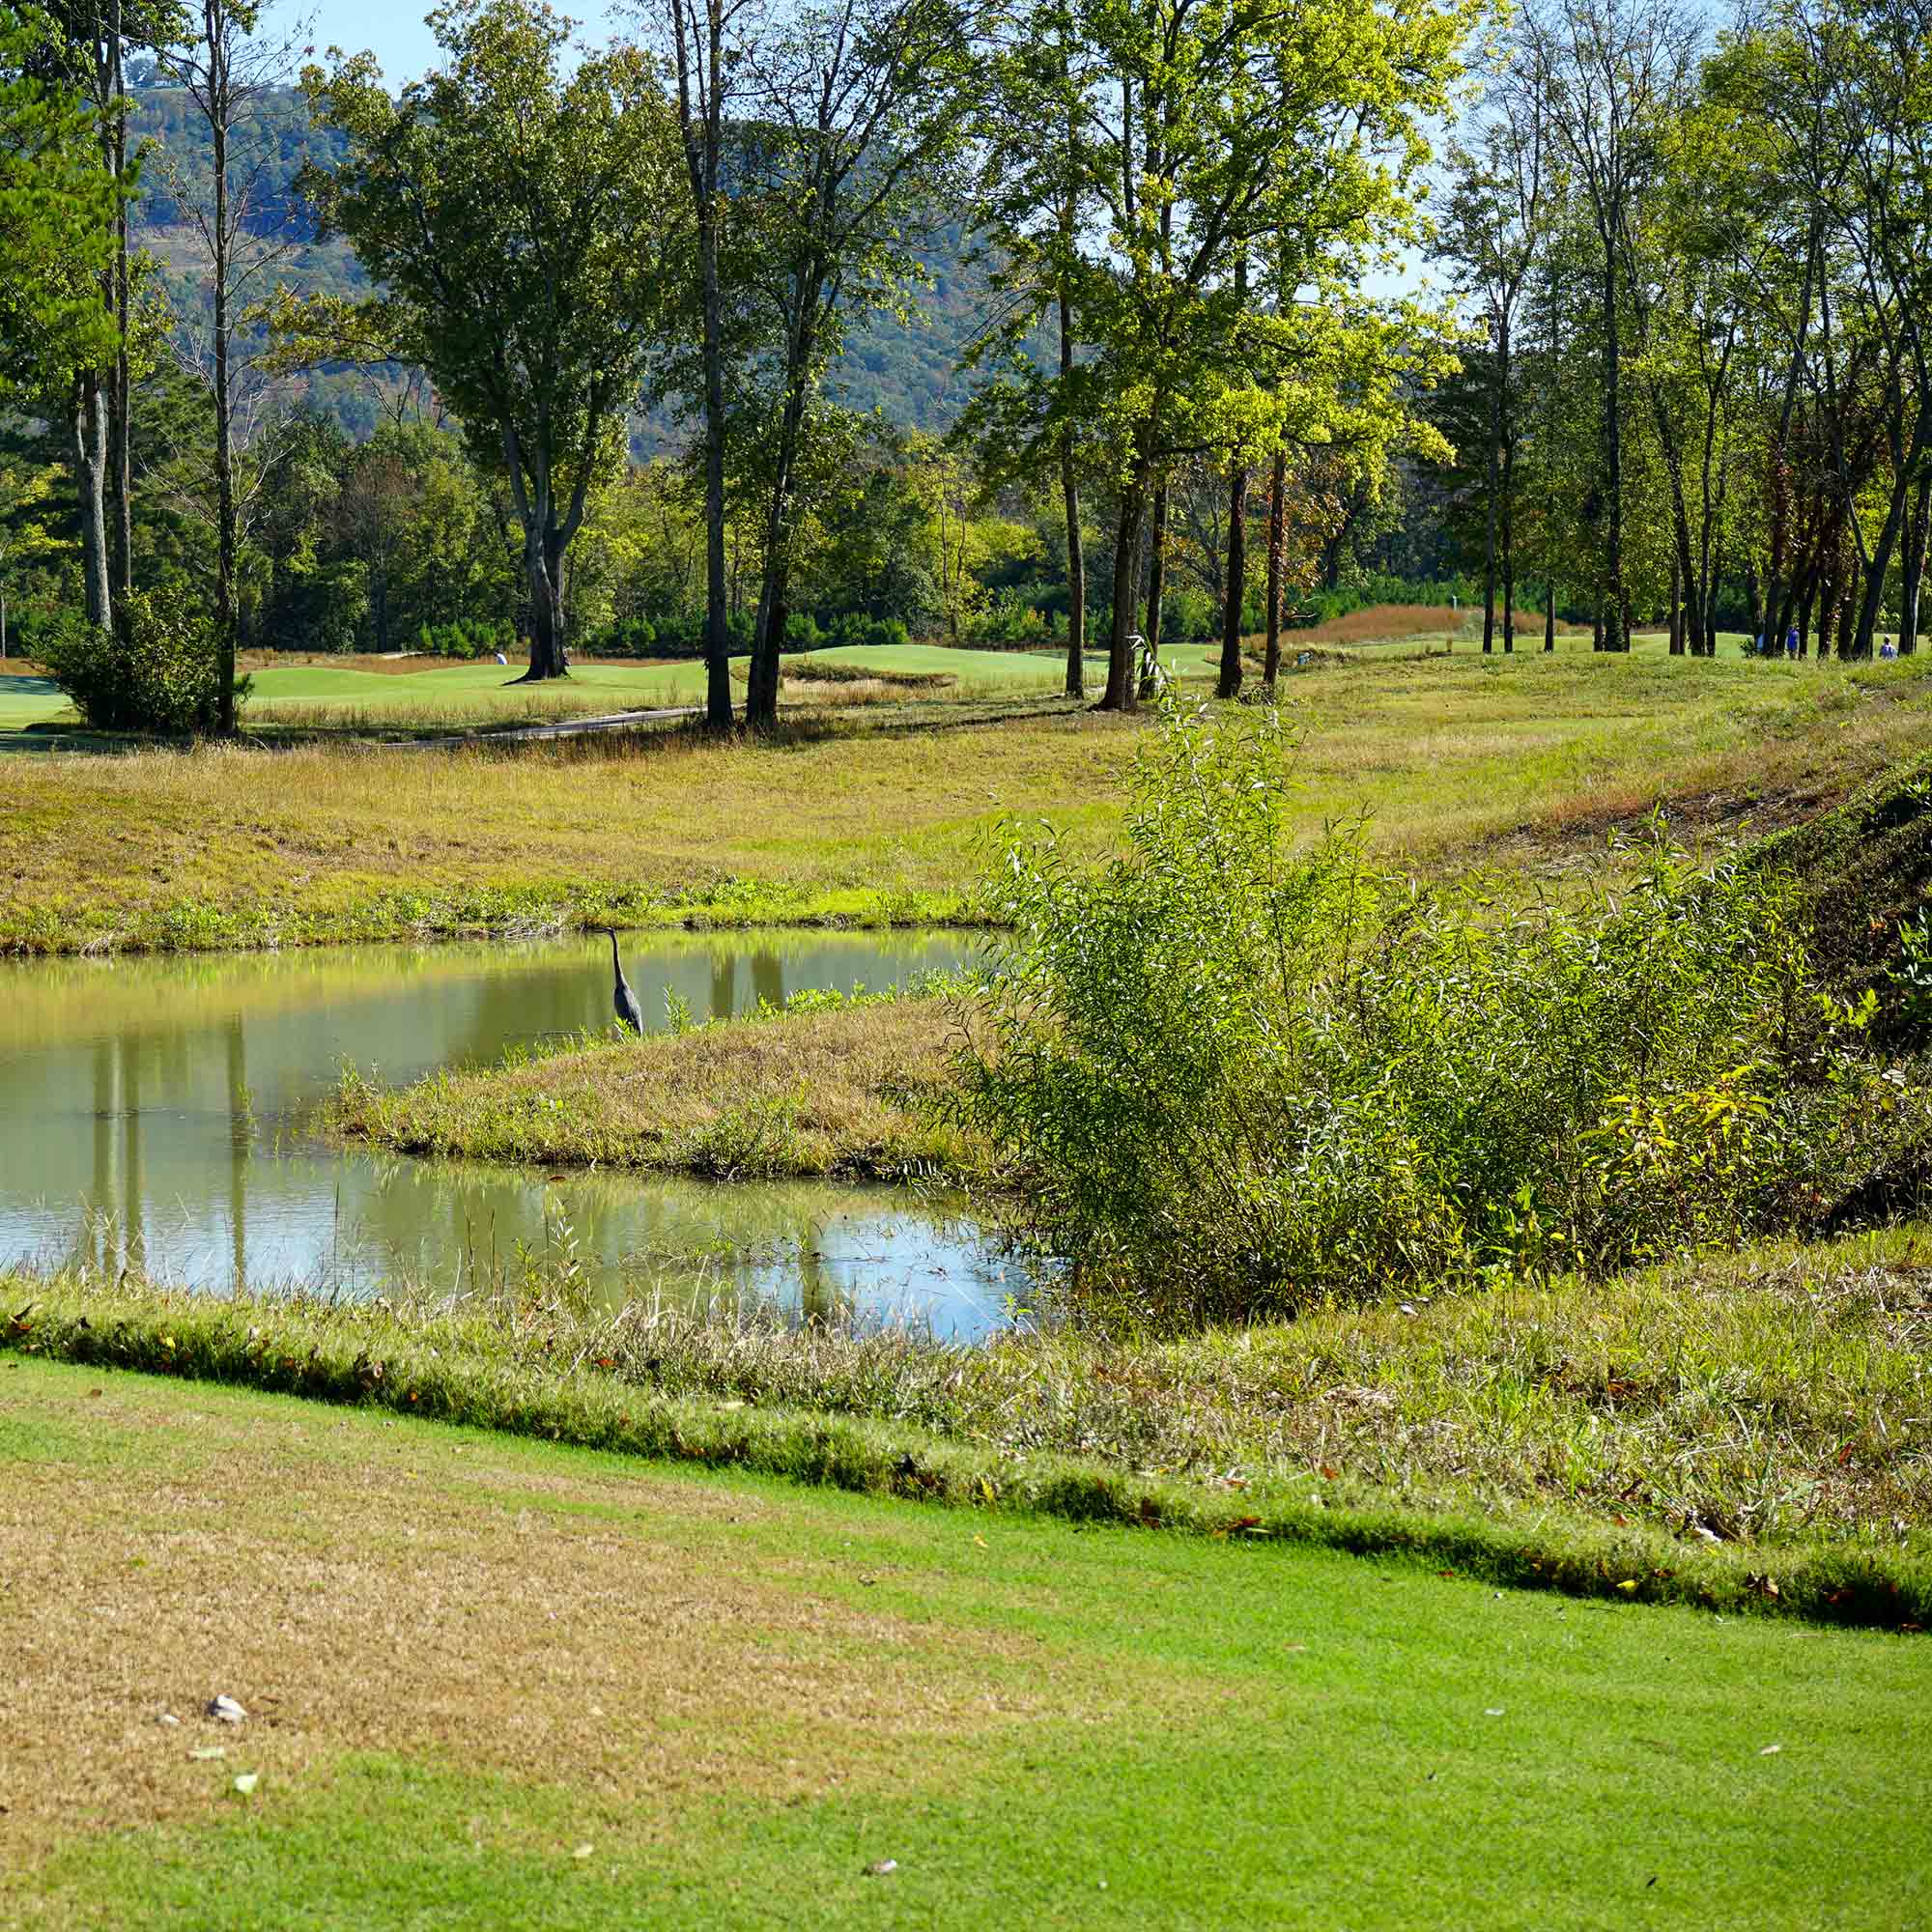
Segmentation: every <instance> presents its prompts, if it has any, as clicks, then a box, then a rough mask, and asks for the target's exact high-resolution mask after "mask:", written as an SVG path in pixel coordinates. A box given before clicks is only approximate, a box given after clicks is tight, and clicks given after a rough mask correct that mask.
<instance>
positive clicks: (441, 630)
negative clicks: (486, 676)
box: [416, 618, 517, 662]
mask: <svg viewBox="0 0 1932 1932" xmlns="http://www.w3.org/2000/svg"><path fill="white" fill-rule="evenodd" d="M516 644H517V629H516V626H515V625H514V624H509V623H504V622H502V621H500V620H491V619H487V618H476V619H473V620H472V621H470V622H468V623H466V622H464V621H463V620H462V619H461V618H459V619H458V620H457V621H456V622H455V623H453V624H424V625H422V626H421V627H420V628H419V629H418V631H417V633H416V649H417V650H419V651H426V652H427V653H428V654H429V655H430V656H431V657H435V658H457V659H461V660H464V661H466V662H468V661H471V660H474V659H476V658H487V657H489V656H491V655H492V654H493V653H494V652H497V651H501V652H503V653H504V654H505V655H506V656H507V655H508V653H509V652H510V651H512V650H514V649H515V648H516Z"/></svg>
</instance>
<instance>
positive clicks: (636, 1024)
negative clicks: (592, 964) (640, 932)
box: [604, 925, 644, 1034]
mask: <svg viewBox="0 0 1932 1932" xmlns="http://www.w3.org/2000/svg"><path fill="white" fill-rule="evenodd" d="M604 930H605V931H606V932H608V933H609V934H610V935H611V972H612V973H613V974H614V975H615V976H616V980H617V983H616V984H615V985H614V986H613V987H612V988H611V998H612V999H613V1000H615V1001H616V1003H617V1023H618V1024H619V1025H620V1026H627V1027H629V1028H630V1029H631V1031H632V1032H633V1033H635V1034H641V1033H642V1032H643V1030H644V1016H643V1014H642V1013H640V1012H639V1010H638V996H637V994H635V993H634V992H632V991H631V982H630V980H627V979H625V978H624V962H623V961H622V960H621V959H619V958H618V957H617V928H616V927H615V926H614V925H607V926H606V927H605V928H604Z"/></svg>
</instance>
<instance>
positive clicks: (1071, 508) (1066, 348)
mask: <svg viewBox="0 0 1932 1932" xmlns="http://www.w3.org/2000/svg"><path fill="white" fill-rule="evenodd" d="M1072 215H1073V205H1072V202H1071V200H1070V198H1069V199H1068V200H1067V202H1066V203H1065V205H1064V208H1063V213H1062V216H1061V227H1062V232H1063V233H1066V232H1068V231H1069V230H1070V228H1071V223H1072ZM1072 374H1073V301H1072V298H1071V296H1070V295H1069V294H1068V292H1067V287H1066V280H1065V276H1063V277H1062V278H1061V283H1060V380H1061V382H1062V383H1063V384H1065V383H1066V382H1067V381H1068V380H1069V379H1070V378H1071V377H1072ZM1060 494H1061V498H1062V500H1063V501H1064V502H1065V507H1066V695H1067V696H1068V697H1085V696H1086V695H1087V556H1086V552H1085V549H1084V547H1083V545H1082V542H1081V537H1080V473H1079V470H1078V469H1077V468H1076V467H1075V464H1074V451H1073V429H1072V426H1071V424H1069V425H1068V426H1067V428H1066V429H1065V432H1063V434H1062V436H1061V439H1060Z"/></svg>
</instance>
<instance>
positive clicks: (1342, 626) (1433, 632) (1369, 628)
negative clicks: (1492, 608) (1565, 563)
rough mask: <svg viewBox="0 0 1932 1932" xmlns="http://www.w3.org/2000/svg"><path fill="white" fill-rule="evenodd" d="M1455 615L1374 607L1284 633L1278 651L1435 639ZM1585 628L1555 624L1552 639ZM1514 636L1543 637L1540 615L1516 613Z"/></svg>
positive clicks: (1435, 608)
mask: <svg viewBox="0 0 1932 1932" xmlns="http://www.w3.org/2000/svg"><path fill="white" fill-rule="evenodd" d="M1459 614H1460V618H1461V619H1462V620H1464V621H1466V619H1467V618H1468V615H1469V612H1468V611H1466V610H1464V611H1462V612H1460V613H1458V612H1456V611H1448V610H1445V609H1444V608H1443V607H1442V606H1441V605H1439V604H1377V605H1373V606H1371V608H1370V609H1368V610H1366V611H1349V612H1348V613H1347V615H1345V616H1341V617H1330V618H1328V619H1327V620H1326V621H1325V622H1323V623H1320V624H1314V625H1311V626H1310V627H1309V628H1308V629H1307V630H1305V631H1290V632H1286V633H1284V634H1283V637H1282V648H1283V649H1284V650H1290V649H1293V648H1296V647H1299V646H1301V645H1305V644H1368V643H1386V642H1391V641H1393V640H1396V639H1402V638H1427V637H1435V638H1439V637H1441V636H1442V635H1443V633H1444V632H1447V631H1453V630H1455V629H1456V628H1457V624H1458V621H1459ZM1475 614H1476V622H1477V627H1478V631H1479V632H1480V629H1481V624H1482V614H1483V613H1482V607H1481V606H1480V605H1478V606H1477V607H1476V612H1475ZM1588 628H1589V627H1588V626H1587V625H1584V624H1564V623H1559V624H1558V625H1557V626H1556V635H1557V636H1558V637H1559V638H1574V637H1580V636H1582V635H1583V634H1584V633H1585V632H1586V631H1587V630H1588ZM1502 629H1503V613H1502V612H1501V611H1497V612H1496V635H1497V636H1498V637H1501V635H1502ZM1516 634H1517V637H1518V639H1519V640H1520V639H1523V638H1526V637H1534V638H1536V639H1541V638H1542V636H1543V613H1542V611H1517V612H1516Z"/></svg>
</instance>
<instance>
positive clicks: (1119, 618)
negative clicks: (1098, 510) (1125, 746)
mask: <svg viewBox="0 0 1932 1932" xmlns="http://www.w3.org/2000/svg"><path fill="white" fill-rule="evenodd" d="M1151 481H1152V474H1151V465H1150V464H1149V463H1148V462H1147V460H1146V458H1145V457H1144V456H1143V457H1140V458H1138V459H1137V461H1136V462H1135V465H1134V469H1133V474H1132V475H1131V477H1130V478H1129V479H1128V481H1127V483H1126V485H1125V486H1124V487H1123V488H1122V492H1121V510H1120V516H1119V518H1118V519H1117V521H1116V526H1115V531H1114V629H1113V635H1112V637H1111V638H1110V639H1108V643H1107V689H1106V691H1105V692H1104V693H1103V694H1102V695H1101V698H1100V703H1099V706H1098V708H1099V709H1100V710H1102V711H1131V710H1133V708H1134V706H1135V704H1136V703H1137V702H1138V692H1137V688H1136V685H1135V672H1136V668H1137V667H1136V666H1135V663H1134V647H1133V645H1132V644H1131V643H1130V642H1128V639H1130V638H1131V637H1132V636H1133V634H1134V606H1135V603H1136V602H1137V601H1138V600H1137V598H1136V595H1135V593H1136V591H1137V590H1138V588H1139V583H1140V552H1141V532H1142V529H1143V528H1144V526H1145V525H1146V522H1147V499H1148V489H1149V486H1150V484H1151Z"/></svg>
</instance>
